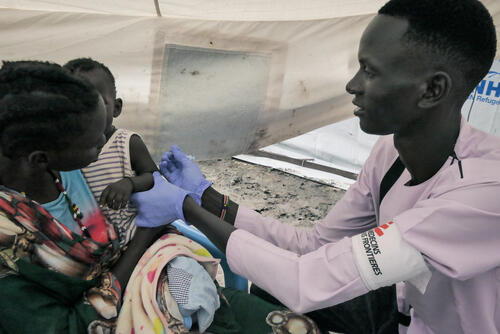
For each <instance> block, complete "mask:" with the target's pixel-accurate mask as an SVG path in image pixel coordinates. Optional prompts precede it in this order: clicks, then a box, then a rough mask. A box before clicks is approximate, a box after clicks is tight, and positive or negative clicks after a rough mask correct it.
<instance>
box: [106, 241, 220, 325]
mask: <svg viewBox="0 0 500 334" xmlns="http://www.w3.org/2000/svg"><path fill="white" fill-rule="evenodd" d="M180 255H182V256H187V257H191V258H193V259H195V260H196V261H198V262H199V263H200V264H201V265H202V266H203V267H204V268H205V269H206V270H207V272H208V274H209V275H210V277H211V278H213V279H215V276H216V274H217V266H218V264H219V261H220V260H218V259H214V258H213V257H212V256H211V255H210V253H209V252H208V251H207V250H206V249H205V248H203V247H202V246H200V245H199V244H198V243H196V242H194V241H192V240H190V239H188V238H186V237H184V236H181V235H177V234H173V233H170V234H165V235H164V236H162V237H161V238H160V239H159V240H157V241H156V242H155V243H154V244H153V245H152V246H151V247H149V249H148V250H147V251H146V253H144V255H143V256H142V258H141V260H140V261H139V263H138V264H137V266H136V267H135V269H134V272H133V273H132V276H131V277H130V281H129V283H128V285H127V289H126V291H125V294H124V297H123V307H122V309H121V312H120V315H119V317H118V323H117V328H116V333H117V334H129V333H134V332H135V333H155V334H162V333H166V334H184V333H189V332H188V330H187V329H186V327H185V326H184V323H183V320H182V319H183V317H182V315H181V313H180V311H179V307H178V305H177V303H176V302H175V300H174V298H173V297H172V295H171V294H170V292H169V289H168V281H167V279H166V276H167V274H166V268H167V264H168V262H169V261H171V260H172V259H174V258H175V257H177V256H180ZM164 269H165V270H164Z"/></svg>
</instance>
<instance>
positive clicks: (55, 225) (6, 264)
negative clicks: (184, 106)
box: [0, 61, 162, 333]
mask: <svg viewBox="0 0 500 334" xmlns="http://www.w3.org/2000/svg"><path fill="white" fill-rule="evenodd" d="M105 122H106V116H105V107H104V103H103V100H102V98H101V97H100V95H99V94H98V93H97V92H96V90H95V89H94V88H93V87H92V86H91V85H90V84H89V83H87V82H85V81H83V80H80V79H78V78H76V77H74V76H72V75H71V74H69V73H67V72H66V71H64V70H63V69H62V68H61V67H60V66H58V65H55V64H49V63H42V62H31V61H30V62H6V63H4V65H3V67H2V69H1V70H0V138H1V142H0V264H1V266H0V332H6V333H85V332H86V331H87V329H88V330H89V331H92V330H93V328H97V327H101V328H106V327H109V326H108V324H106V321H105V319H106V318H112V317H114V316H116V315H117V314H118V310H119V306H120V303H121V289H122V288H123V287H125V286H126V285H127V282H128V280H129V277H130V275H131V273H132V270H133V269H134V267H135V265H136V263H137V262H138V260H139V259H140V257H141V256H142V254H143V253H144V251H145V250H146V249H147V248H148V247H149V246H150V245H151V244H152V243H153V242H154V241H155V240H156V239H157V238H158V237H159V236H160V233H161V232H162V229H161V228H160V229H151V230H150V229H144V228H139V229H138V230H137V233H136V234H135V236H134V238H133V239H132V241H131V242H130V243H129V245H128V248H127V249H126V251H125V252H124V253H123V254H120V252H119V244H118V240H117V236H116V234H115V231H114V229H113V228H112V227H111V225H109V224H108V223H107V222H106V220H105V219H104V218H103V216H102V215H101V213H100V211H99V209H98V206H97V204H96V202H95V200H94V199H93V197H92V194H91V193H90V191H89V190H88V187H87V185H86V183H85V180H84V179H83V177H82V175H81V173H80V171H79V170H78V169H80V168H82V167H85V166H87V165H88V164H89V163H91V162H92V161H95V160H96V159H97V155H98V154H99V151H100V149H101V147H102V146H103V145H104V143H105V137H104V128H105ZM68 171H69V172H68ZM48 211H50V212H51V214H49V213H48Z"/></svg>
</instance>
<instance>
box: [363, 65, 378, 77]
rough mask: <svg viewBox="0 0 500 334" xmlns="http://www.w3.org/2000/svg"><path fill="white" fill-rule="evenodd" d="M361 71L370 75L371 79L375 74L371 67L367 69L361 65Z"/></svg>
mask: <svg viewBox="0 0 500 334" xmlns="http://www.w3.org/2000/svg"><path fill="white" fill-rule="evenodd" d="M361 70H362V71H363V72H364V73H366V75H368V76H369V77H370V76H373V75H374V74H375V73H373V72H372V71H371V70H370V68H369V67H367V66H366V65H361Z"/></svg>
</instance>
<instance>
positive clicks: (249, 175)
mask: <svg viewBox="0 0 500 334" xmlns="http://www.w3.org/2000/svg"><path fill="white" fill-rule="evenodd" d="M198 164H199V166H200V168H201V170H202V172H203V173H204V174H205V176H206V177H207V179H208V180H210V181H211V182H212V183H213V186H214V188H215V189H217V190H218V191H219V192H221V193H224V194H227V195H229V197H230V198H231V199H232V200H233V201H235V202H237V203H239V204H241V205H245V206H246V207H249V208H251V209H254V210H256V211H257V212H260V213H261V214H262V215H264V216H269V217H273V218H277V219H279V220H280V221H282V222H285V223H289V224H292V225H295V226H305V227H312V226H314V223H315V222H316V221H317V220H318V219H320V218H323V217H324V216H325V215H326V214H327V213H328V211H329V209H330V207H331V206H332V205H333V204H335V203H336V202H337V201H338V200H339V199H340V198H341V197H342V196H343V194H344V190H341V189H338V188H334V187H331V186H327V185H324V184H320V183H317V182H314V181H309V180H306V179H303V178H300V177H297V176H295V175H291V174H287V173H285V172H282V171H280V170H277V169H273V168H269V167H264V166H259V165H253V164H249V163H246V162H243V161H239V160H236V159H218V160H209V161H201V162H198Z"/></svg>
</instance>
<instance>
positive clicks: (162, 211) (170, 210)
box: [131, 172, 192, 227]
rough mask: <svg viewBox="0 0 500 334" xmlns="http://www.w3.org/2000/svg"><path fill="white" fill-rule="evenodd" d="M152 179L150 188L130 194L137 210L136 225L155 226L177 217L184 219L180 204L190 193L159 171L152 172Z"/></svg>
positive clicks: (169, 221) (167, 222)
mask: <svg viewBox="0 0 500 334" xmlns="http://www.w3.org/2000/svg"><path fill="white" fill-rule="evenodd" d="M153 179H154V185H153V188H152V189H150V190H147V191H142V192H137V193H134V194H132V197H131V200H132V202H133V203H134V204H135V205H136V206H137V208H138V210H139V212H138V214H137V216H136V218H135V223H136V225H137V226H141V227H156V226H161V225H166V224H169V223H171V222H173V221H174V220H177V219H182V220H184V221H185V218H184V213H183V212H182V205H183V203H184V199H185V198H186V196H187V195H190V196H192V193H191V192H189V191H186V190H184V189H181V188H179V187H177V186H175V185H173V184H171V183H169V182H168V181H167V180H166V179H165V178H164V177H163V176H161V174H160V173H159V172H154V173H153Z"/></svg>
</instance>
